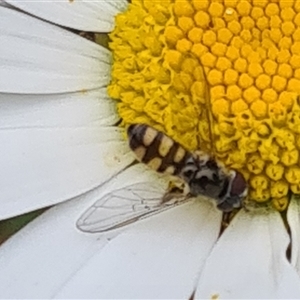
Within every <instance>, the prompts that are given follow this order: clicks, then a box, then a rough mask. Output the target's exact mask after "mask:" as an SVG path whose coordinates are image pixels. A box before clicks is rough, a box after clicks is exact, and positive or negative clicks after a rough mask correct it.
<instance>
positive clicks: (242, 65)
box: [234, 58, 248, 73]
mask: <svg viewBox="0 0 300 300" xmlns="http://www.w3.org/2000/svg"><path fill="white" fill-rule="evenodd" d="M234 68H235V69H236V70H237V71H238V72H240V73H245V72H246V71H247V68H248V63H247V60H246V59H244V58H238V59H237V60H236V61H235V63H234Z"/></svg>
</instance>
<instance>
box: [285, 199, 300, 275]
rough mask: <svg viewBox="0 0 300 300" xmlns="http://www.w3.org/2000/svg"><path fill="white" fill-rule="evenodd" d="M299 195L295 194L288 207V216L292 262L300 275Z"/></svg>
mask: <svg viewBox="0 0 300 300" xmlns="http://www.w3.org/2000/svg"><path fill="white" fill-rule="evenodd" d="M299 200H300V199H299V197H298V196H295V195H294V196H293V198H292V200H291V203H290V205H289V208H288V213H287V218H288V223H289V225H290V229H291V236H292V249H291V250H292V251H291V264H292V265H293V266H294V267H295V269H296V271H297V272H298V274H299V276H300V201H299Z"/></svg>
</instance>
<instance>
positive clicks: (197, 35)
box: [188, 27, 203, 44]
mask: <svg viewBox="0 0 300 300" xmlns="http://www.w3.org/2000/svg"><path fill="white" fill-rule="evenodd" d="M202 35H203V30H202V29H201V28H197V27H194V28H192V29H191V30H190V31H189V32H188V38H189V40H190V41H191V42H192V43H194V44H195V43H200V41H201V39H202Z"/></svg>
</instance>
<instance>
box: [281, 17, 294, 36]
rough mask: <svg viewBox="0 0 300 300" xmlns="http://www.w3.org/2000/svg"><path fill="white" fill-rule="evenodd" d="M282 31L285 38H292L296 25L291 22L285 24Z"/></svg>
mask: <svg viewBox="0 0 300 300" xmlns="http://www.w3.org/2000/svg"><path fill="white" fill-rule="evenodd" d="M281 30H282V33H283V34H284V35H285V36H290V35H292V34H293V32H294V30H295V25H294V23H293V22H291V21H286V22H283V23H282V25H281Z"/></svg>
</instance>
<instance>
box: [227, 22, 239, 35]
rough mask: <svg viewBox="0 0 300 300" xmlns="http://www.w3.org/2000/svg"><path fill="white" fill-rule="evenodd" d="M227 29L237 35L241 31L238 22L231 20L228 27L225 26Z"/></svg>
mask: <svg viewBox="0 0 300 300" xmlns="http://www.w3.org/2000/svg"><path fill="white" fill-rule="evenodd" d="M227 28H228V29H229V30H230V31H231V32H232V33H233V34H238V33H240V31H241V30H242V27H241V24H240V23H239V22H238V21H236V20H233V21H231V22H229V23H228V25H227Z"/></svg>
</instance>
